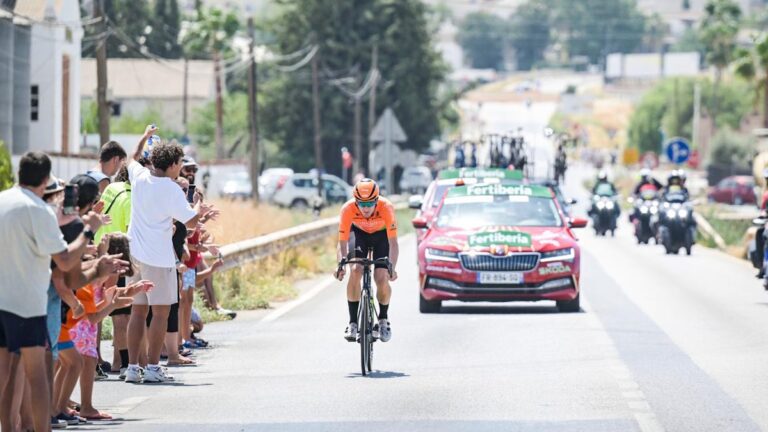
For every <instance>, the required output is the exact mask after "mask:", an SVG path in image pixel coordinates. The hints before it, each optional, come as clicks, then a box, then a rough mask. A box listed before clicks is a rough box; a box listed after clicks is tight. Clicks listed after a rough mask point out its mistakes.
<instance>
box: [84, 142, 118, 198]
mask: <svg viewBox="0 0 768 432" xmlns="http://www.w3.org/2000/svg"><path fill="white" fill-rule="evenodd" d="M127 158H128V155H127V154H126V153H125V150H124V149H123V147H122V146H121V145H120V144H119V143H118V142H117V141H109V142H107V143H106V144H104V145H103V146H101V150H99V165H98V166H96V167H94V168H93V169H91V170H89V171H88V172H86V175H89V176H91V177H92V178H93V179H94V180H96V182H97V183H98V184H99V193H104V189H106V187H107V186H108V185H109V181H110V180H109V179H110V177H112V176H114V175H115V174H117V172H118V171H120V168H122V167H123V166H124V165H125V160H126V159H127Z"/></svg>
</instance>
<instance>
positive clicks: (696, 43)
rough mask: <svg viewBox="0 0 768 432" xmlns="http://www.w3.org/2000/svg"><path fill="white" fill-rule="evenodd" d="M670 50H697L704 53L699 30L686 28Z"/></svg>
mask: <svg viewBox="0 0 768 432" xmlns="http://www.w3.org/2000/svg"><path fill="white" fill-rule="evenodd" d="M669 51H670V52H693V51H695V52H698V53H699V54H701V55H702V57H703V56H704V55H705V52H704V51H705V50H704V44H703V43H702V42H701V37H699V32H698V31H697V30H696V28H689V29H686V30H685V31H684V32H683V34H682V35H681V36H680V38H679V39H678V40H677V42H675V43H674V44H673V45H672V46H671V47H670V48H669Z"/></svg>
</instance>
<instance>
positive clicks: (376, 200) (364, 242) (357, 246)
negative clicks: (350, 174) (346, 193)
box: [335, 178, 399, 342]
mask: <svg viewBox="0 0 768 432" xmlns="http://www.w3.org/2000/svg"><path fill="white" fill-rule="evenodd" d="M353 196H354V198H353V199H351V200H349V201H348V202H347V203H346V204H344V207H342V208H341V220H340V222H339V248H338V254H337V259H338V261H339V262H341V259H342V258H344V257H347V256H349V251H350V249H351V250H353V251H354V257H355V258H366V257H367V255H368V250H369V249H371V250H373V259H378V258H384V257H389V261H390V262H391V263H392V272H391V275H390V272H389V269H387V268H386V267H385V266H383V265H379V264H376V266H375V267H376V268H375V269H374V272H373V279H374V281H375V282H376V298H377V299H378V301H379V325H378V333H379V334H378V338H379V339H380V340H381V341H382V342H387V341H388V340H389V339H390V338H391V337H392V329H391V327H390V323H389V318H388V315H387V312H388V310H389V299H390V297H391V296H392V289H391V287H390V285H389V283H390V282H391V281H394V280H395V279H397V272H396V271H395V267H396V265H397V257H398V255H399V247H398V245H397V220H396V219H395V209H394V207H393V206H392V203H391V202H389V200H387V199H386V198H384V197H381V196H379V186H378V185H377V184H376V182H375V181H373V180H371V179H369V178H366V179H362V180H360V181H359V182H357V184H355V187H354V189H353ZM351 267H352V268H351V269H350V270H351V274H350V277H349V281H348V282H347V304H348V306H349V325H348V326H347V329H346V330H345V331H344V338H345V339H346V340H348V341H350V342H355V341H356V340H357V310H358V306H359V305H360V283H361V279H362V277H363V268H362V266H361V265H359V264H353V265H352V266H351ZM345 273H346V271H345V270H344V269H343V268H342V269H341V270H340V271H339V272H338V273H337V274H336V275H335V276H336V278H337V279H338V280H343V279H344V274H345Z"/></svg>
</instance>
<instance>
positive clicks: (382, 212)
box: [339, 198, 397, 241]
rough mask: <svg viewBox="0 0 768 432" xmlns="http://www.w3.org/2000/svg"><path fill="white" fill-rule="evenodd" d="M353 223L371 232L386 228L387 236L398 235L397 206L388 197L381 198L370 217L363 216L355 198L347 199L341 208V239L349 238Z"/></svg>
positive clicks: (393, 236)
mask: <svg viewBox="0 0 768 432" xmlns="http://www.w3.org/2000/svg"><path fill="white" fill-rule="evenodd" d="M353 225H354V226H356V227H357V228H359V229H361V230H363V231H364V232H367V233H369V234H373V233H375V232H379V231H384V230H386V231H387V238H395V237H397V220H396V219H395V208H394V207H393V206H392V203H391V202H389V200H387V199H386V198H379V202H377V203H376V209H375V210H374V211H373V214H372V215H371V217H369V218H366V217H364V216H363V214H362V213H361V212H360V209H359V208H358V207H357V203H355V200H354V199H352V200H349V201H347V202H346V203H345V204H344V207H342V208H341V220H340V221H339V241H347V240H349V233H350V232H351V231H352V226H353Z"/></svg>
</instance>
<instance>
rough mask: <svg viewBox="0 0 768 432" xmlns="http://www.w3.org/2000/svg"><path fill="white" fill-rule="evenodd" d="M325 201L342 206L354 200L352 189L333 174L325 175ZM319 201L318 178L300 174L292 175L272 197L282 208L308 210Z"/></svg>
mask: <svg viewBox="0 0 768 432" xmlns="http://www.w3.org/2000/svg"><path fill="white" fill-rule="evenodd" d="M323 190H324V192H323V193H324V199H325V202H326V203H328V204H341V203H344V202H346V201H347V200H349V199H352V187H351V186H350V185H348V184H347V183H345V182H344V180H342V179H340V178H338V177H336V176H335V175H331V174H323ZM316 200H317V177H316V176H315V175H313V174H307V173H300V174H293V175H291V176H290V177H289V178H288V179H287V181H286V182H285V183H284V184H283V186H282V187H279V188H278V189H277V191H276V192H275V194H274V195H273V196H272V202H273V203H274V204H277V205H279V206H281V207H290V208H296V209H307V208H309V207H311V206H312V205H313V203H315V202H316Z"/></svg>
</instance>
